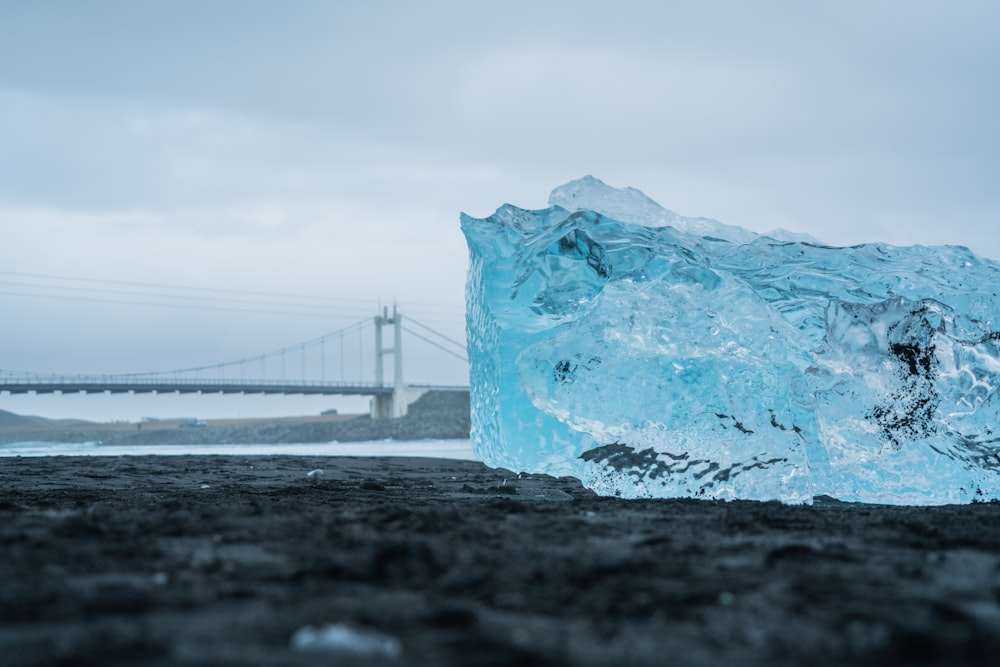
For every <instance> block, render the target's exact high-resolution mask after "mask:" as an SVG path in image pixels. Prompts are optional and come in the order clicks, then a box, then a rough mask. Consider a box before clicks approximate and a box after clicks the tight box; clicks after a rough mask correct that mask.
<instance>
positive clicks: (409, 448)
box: [0, 440, 478, 461]
mask: <svg viewBox="0 0 1000 667" xmlns="http://www.w3.org/2000/svg"><path fill="white" fill-rule="evenodd" d="M189 455H217V456H218V455H222V456H417V457H429V458H442V459H460V460H464V461H477V460H478V459H477V458H476V456H475V454H474V453H473V452H472V445H471V443H470V441H469V440H377V441H368V442H326V443H259V444H240V445H199V444H188V445H104V444H102V443H100V442H14V443H11V444H7V445H0V457H13V456H189Z"/></svg>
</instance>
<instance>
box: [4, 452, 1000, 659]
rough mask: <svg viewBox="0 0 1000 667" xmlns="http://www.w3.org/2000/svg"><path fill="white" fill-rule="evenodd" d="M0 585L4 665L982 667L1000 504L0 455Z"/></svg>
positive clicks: (355, 462)
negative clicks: (605, 492) (767, 498)
mask: <svg viewBox="0 0 1000 667" xmlns="http://www.w3.org/2000/svg"><path fill="white" fill-rule="evenodd" d="M320 470H322V473H320V472H319V471H320ZM0 582H3V583H2V585H0V662H2V664H3V665H4V666H5V667H27V666H35V665H38V666H41V665H60V664H63V665H70V664H73V665H76V664H81V665H86V664H102V665H138V664H142V665H152V666H167V665H223V666H226V665H232V666H236V665H240V666H241V667H242V666H245V665H330V664H338V665H372V664H375V665H400V666H404V665H405V666H410V665H413V666H416V665H421V666H422V665H441V666H449V665H580V666H598V665H601V666H611V665H631V666H644V665H650V666H652V665H664V664H670V665H697V666H709V665H711V666H713V667H714V666H717V665H761V666H763V665H767V666H768V667H774V666H779V667H780V666H784V665H788V666H793V665H794V666H799V665H819V666H823V665H872V666H874V665H880V666H883V665H989V664H994V662H995V660H996V656H997V655H1000V504H977V505H968V506H946V507H886V506H875V505H852V504H845V503H838V502H836V501H832V500H829V499H826V500H825V501H822V502H818V503H816V504H815V505H813V506H786V505H780V504H777V503H758V502H714V501H696V500H644V501H626V500H621V499H615V498H601V497H597V496H594V495H593V494H592V493H590V492H589V491H587V490H585V489H583V488H582V487H581V485H580V484H579V482H578V481H577V480H574V479H570V478H562V479H556V478H552V477H547V476H544V475H515V474H513V473H511V472H509V471H504V470H493V469H488V468H486V467H485V466H483V465H481V464H478V463H474V462H462V461H447V460H441V459H419V458H409V459H404V458H331V457H269V456H257V457H241V456H178V457H148V456H139V457H121V458H89V457H88V458H71V457H53V458H7V459H0Z"/></svg>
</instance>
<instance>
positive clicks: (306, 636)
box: [290, 623, 402, 658]
mask: <svg viewBox="0 0 1000 667" xmlns="http://www.w3.org/2000/svg"><path fill="white" fill-rule="evenodd" d="M290 643H291V646H292V649H294V650H296V651H316V652H321V653H345V654H350V655H353V656H358V657H370V658H395V657H398V656H399V654H400V652H401V651H402V646H401V644H400V642H399V639H397V638H396V637H393V636H391V635H387V634H384V633H381V632H377V631H375V630H368V629H365V628H352V627H350V626H348V625H344V624H343V623H333V624H330V625H323V626H320V627H316V626H313V625H307V626H305V627H302V628H299V629H298V630H296V631H295V634H293V635H292V639H291V642H290Z"/></svg>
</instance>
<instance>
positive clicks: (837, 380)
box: [462, 177, 1000, 504]
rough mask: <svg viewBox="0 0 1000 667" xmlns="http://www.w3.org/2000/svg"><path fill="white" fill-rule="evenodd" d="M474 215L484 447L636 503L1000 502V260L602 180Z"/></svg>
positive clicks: (476, 444) (473, 357)
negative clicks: (677, 202)
mask: <svg viewBox="0 0 1000 667" xmlns="http://www.w3.org/2000/svg"><path fill="white" fill-rule="evenodd" d="M549 203H550V208H547V209H545V210H541V211H528V210H523V209H519V208H516V207H514V206H510V205H505V206H502V207H501V208H499V209H498V210H497V212H496V213H495V214H494V215H492V216H490V217H488V218H485V219H476V218H471V217H469V216H466V215H463V216H462V229H463V231H464V233H465V235H466V238H467V240H468V243H469V248H470V255H471V262H470V269H469V280H468V286H467V298H468V338H469V354H470V363H471V387H472V419H473V433H472V443H473V448H474V450H475V451H476V453H477V455H478V456H479V457H480V458H482V460H483V461H485V462H486V463H487V464H489V465H492V466H499V467H506V468H510V469H513V470H516V471H524V472H538V473H549V474H555V475H574V476H576V477H579V478H581V479H582V480H583V481H584V483H585V484H586V485H587V486H589V487H591V488H593V489H595V490H596V491H597V492H599V493H601V494H607V495H618V496H622V497H629V498H635V497H675V496H695V497H707V498H747V499H760V500H768V499H779V500H782V501H785V502H811V501H812V499H813V498H814V497H816V496H820V495H826V496H832V497H834V498H838V499H840V500H844V501H861V502H870V503H891V504H941V503H966V502H973V501H979V500H981V501H985V500H995V499H998V498H1000V436H998V434H997V433H995V430H997V429H998V428H1000V395H998V390H997V387H998V385H1000V382H998V380H1000V332H998V327H1000V324H998V323H1000V311H998V298H997V294H998V290H1000V264H998V263H996V262H993V261H991V260H987V259H983V258H981V257H978V256H976V255H975V254H973V253H972V252H970V251H969V250H968V249H966V248H964V247H959V246H945V247H936V248H930V247H922V246H914V247H908V248H900V247H894V246H890V245H885V244H881V243H872V244H865V245H858V246H853V247H848V248H834V247H829V246H826V245H823V244H821V243H819V242H818V241H816V240H815V239H811V238H809V237H804V236H802V235H795V234H790V233H788V232H784V231H779V232H774V233H771V234H767V235H758V234H755V233H753V232H750V231H748V230H745V229H742V228H739V227H732V226H728V225H723V224H721V223H719V222H717V221H714V220H709V219H704V218H697V219H692V218H685V217H682V216H679V215H677V214H676V213H673V212H671V211H668V210H666V209H664V208H662V207H661V206H659V205H658V204H657V203H656V202H654V201H652V200H651V199H649V198H648V197H646V196H645V195H643V194H642V193H641V192H639V191H638V190H634V189H631V188H626V189H615V188H611V187H609V186H607V185H605V184H604V183H602V182H601V181H599V180H597V179H594V178H592V177H586V178H583V179H580V180H577V181H573V182H571V183H568V184H566V185H564V186H561V187H559V188H557V189H556V190H554V191H553V192H552V195H551V197H550V199H549Z"/></svg>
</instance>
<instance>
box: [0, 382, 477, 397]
mask: <svg viewBox="0 0 1000 667" xmlns="http://www.w3.org/2000/svg"><path fill="white" fill-rule="evenodd" d="M439 389H453V390H458V389H461V388H459V387H439ZM3 392H7V393H11V394H27V393H36V394H54V393H62V394H79V393H84V394H101V393H112V394H126V393H131V394H314V395H318V394H323V395H335V394H339V395H358V396H378V395H388V394H392V392H393V388H392V387H391V386H385V385H376V384H375V383H364V382H355V383H338V382H309V381H306V382H295V381H284V380H195V379H192V380H185V379H174V380H131V379H117V378H111V379H72V378H66V379H61V378H59V379H5V378H0V393H3Z"/></svg>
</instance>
